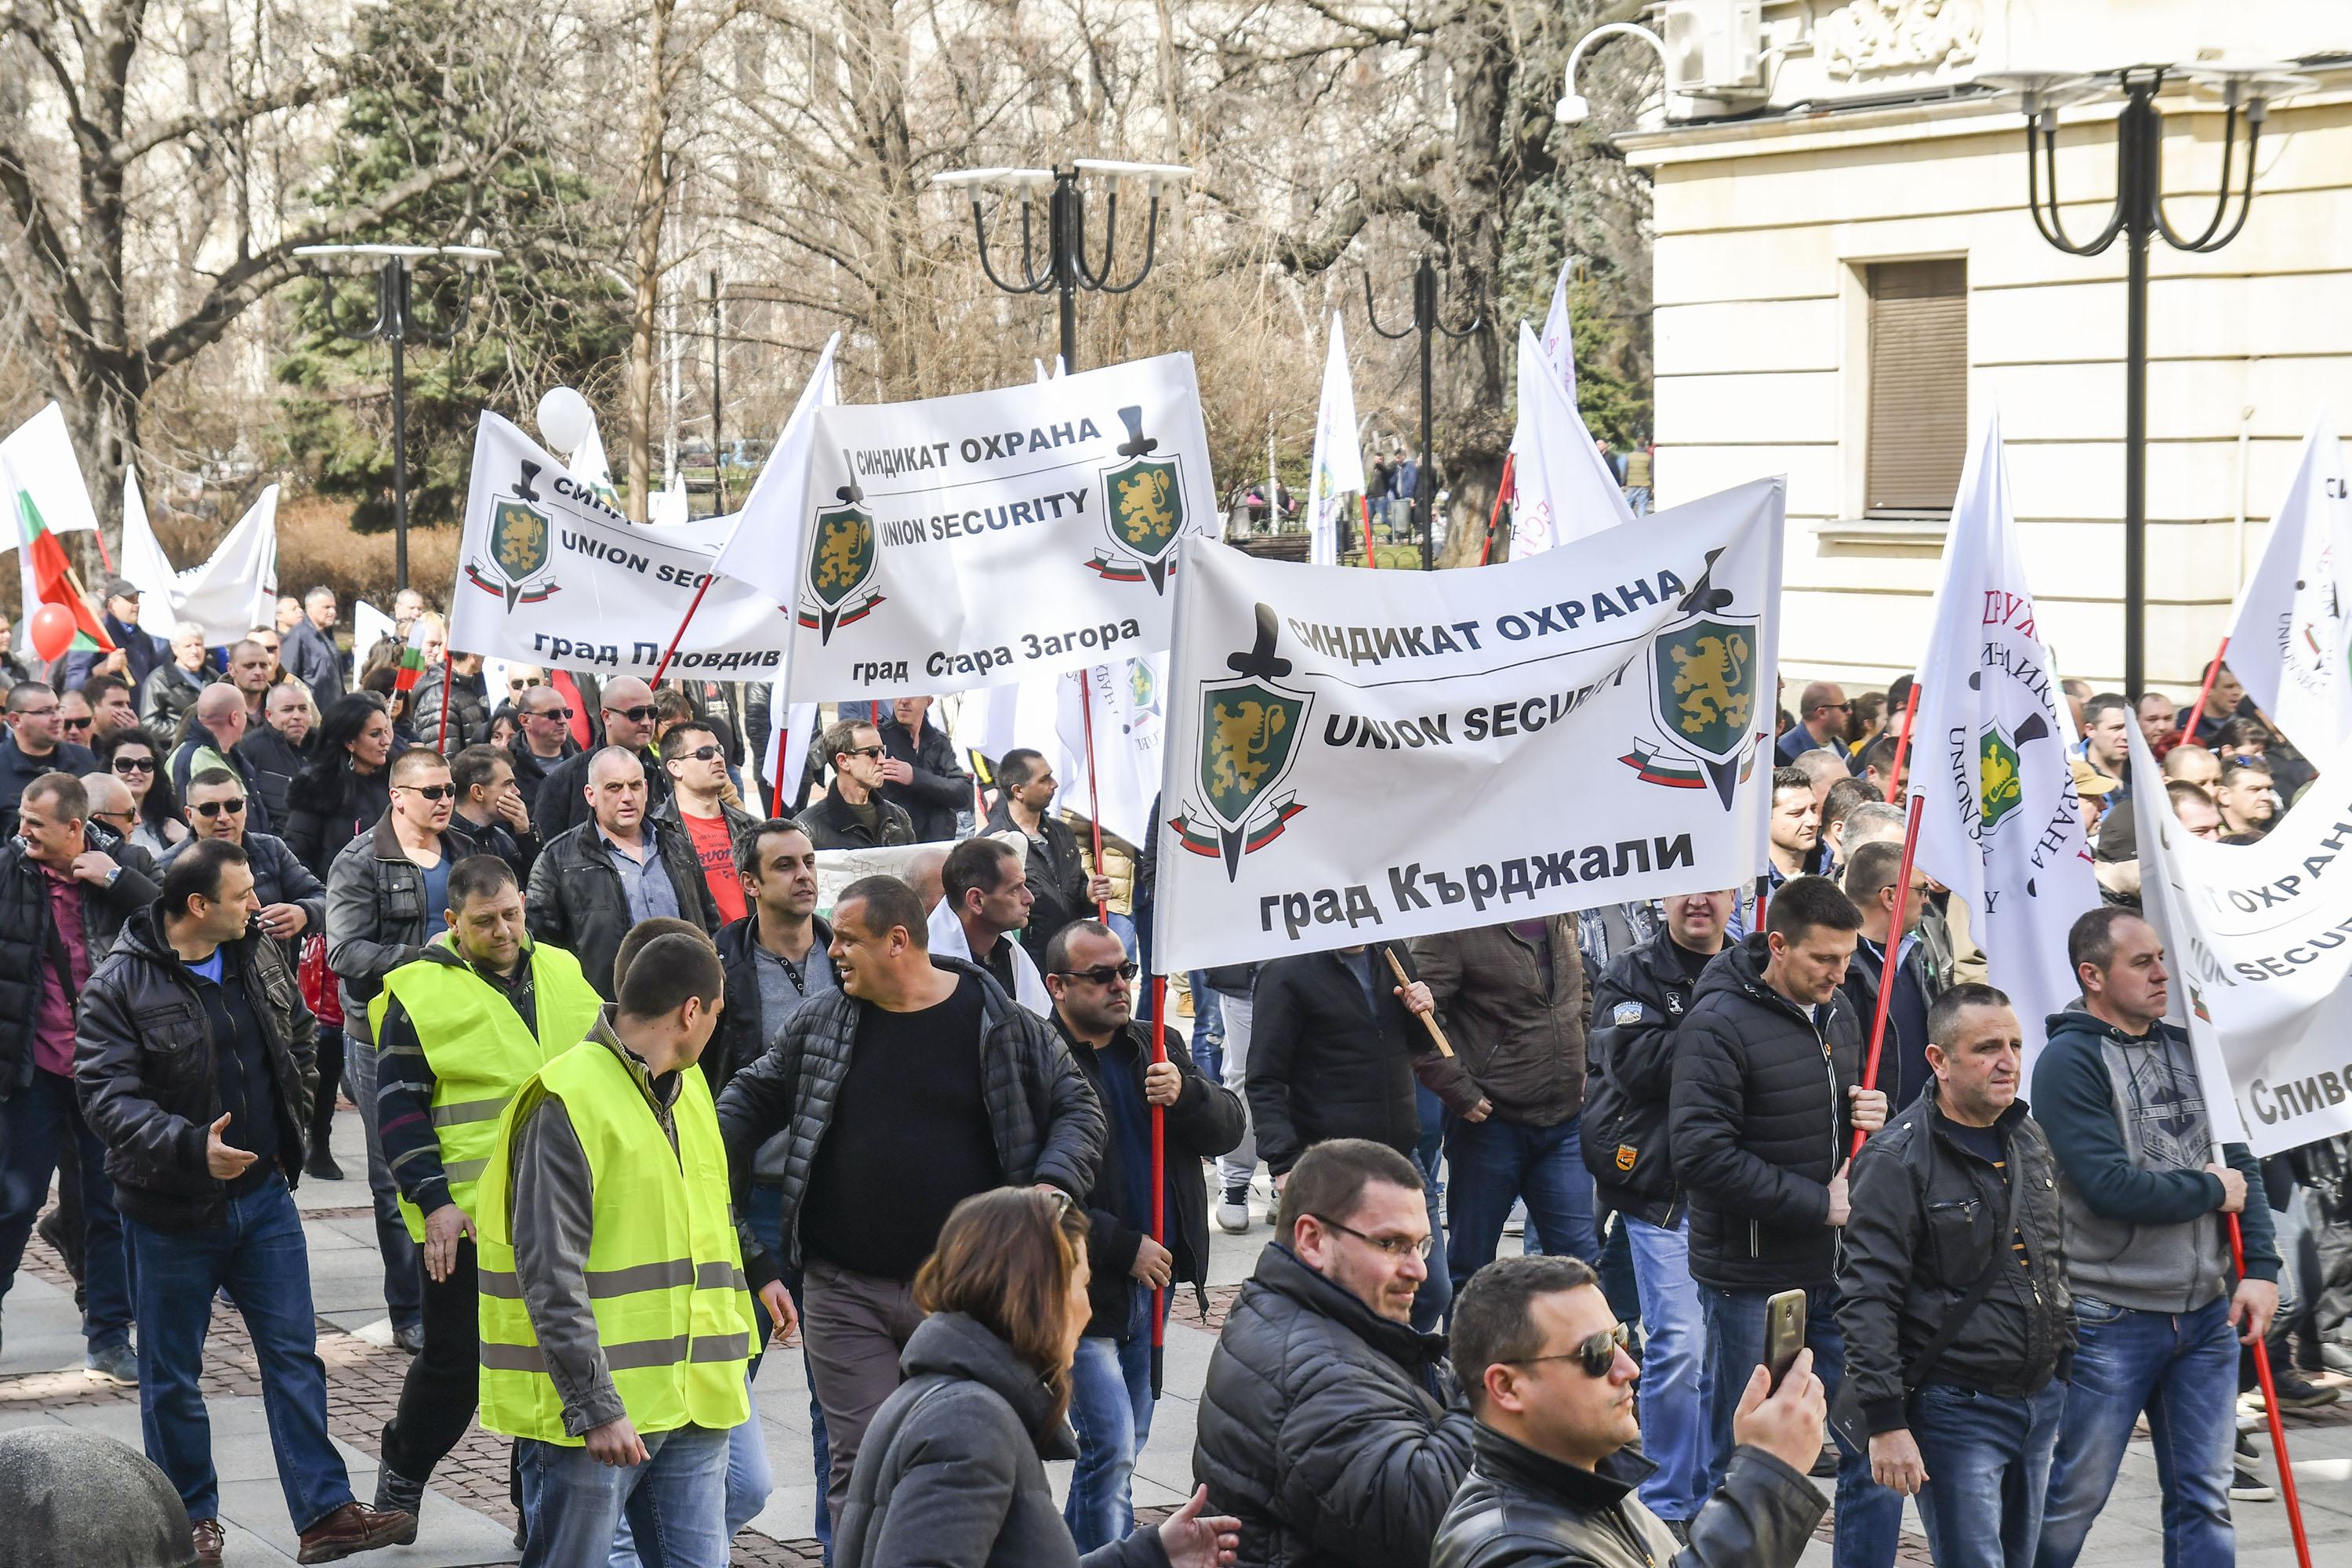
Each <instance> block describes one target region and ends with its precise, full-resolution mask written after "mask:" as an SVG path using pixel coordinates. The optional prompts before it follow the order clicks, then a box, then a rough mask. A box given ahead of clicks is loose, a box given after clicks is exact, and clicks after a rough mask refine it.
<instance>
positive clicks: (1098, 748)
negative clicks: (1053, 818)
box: [1055, 654, 1168, 846]
mask: <svg viewBox="0 0 2352 1568" xmlns="http://www.w3.org/2000/svg"><path fill="white" fill-rule="evenodd" d="M1167 681H1168V656H1167V655H1166V654H1155V655H1153V656H1152V657H1151V658H1130V659H1122V660H1121V661H1120V662H1118V664H1096V665H1089V666H1087V668H1084V669H1074V670H1071V671H1069V672H1068V673H1066V674H1065V675H1064V676H1063V677H1062V679H1061V691H1060V694H1059V695H1060V699H1061V707H1060V712H1059V715H1058V717H1057V720H1056V724H1055V728H1056V729H1057V730H1058V731H1059V733H1060V736H1061V742H1062V747H1063V750H1064V751H1065V752H1066V753H1067V754H1068V755H1070V756H1071V757H1073V758H1075V759H1076V769H1075V770H1073V771H1071V772H1066V773H1063V774H1062V775H1061V779H1062V792H1061V794H1060V795H1058V796H1057V797H1056V804H1058V805H1062V806H1064V807H1066V808H1067V809H1069V810H1072V811H1076V812H1079V813H1082V814H1083V813H1085V812H1086V811H1087V805H1088V795H1087V783H1088V781H1087V775H1086V773H1085V771H1084V770H1085V768H1086V765H1087V733H1086V731H1087V715H1086V711H1085V707H1084V704H1085V701H1086V696H1087V691H1088V690H1089V689H1091V690H1092V692H1093V694H1094V736H1095V749H1094V763H1095V777H1094V780H1093V784H1094V792H1093V793H1094V794H1095V795H1097V796H1098V797H1099V798H1100V800H1101V803H1102V816H1101V821H1102V827H1103V831H1104V832H1105V833H1112V834H1116V835H1118V837H1121V838H1124V839H1126V840H1127V841H1128V842H1129V844H1133V845H1137V846H1140V845H1141V844H1142V843H1143V837H1144V832H1145V830H1146V829H1147V828H1148V827H1150V823H1151V797H1152V796H1153V795H1158V794H1159V793H1160V735H1161V732H1162V730H1163V729H1164V726H1163V725H1162V723H1161V717H1162V715H1161V707H1162V704H1161V700H1160V693H1161V692H1162V691H1163V690H1164V689H1166V686H1167Z"/></svg>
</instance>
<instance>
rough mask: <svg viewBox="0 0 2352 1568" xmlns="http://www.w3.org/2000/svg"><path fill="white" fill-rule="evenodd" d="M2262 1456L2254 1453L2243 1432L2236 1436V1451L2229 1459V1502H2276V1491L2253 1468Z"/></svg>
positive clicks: (2252, 1446)
mask: <svg viewBox="0 0 2352 1568" xmlns="http://www.w3.org/2000/svg"><path fill="white" fill-rule="evenodd" d="M2261 1457H2262V1456H2260V1455H2259V1454H2257V1453H2256V1452H2255V1451H2254V1445H2253V1440H2252V1438H2250V1437H2248V1436H2246V1435H2245V1434H2244V1433H2243V1432H2241V1433H2239V1434H2238V1447H2237V1451H2236V1452H2235V1453H2234V1454H2232V1455H2231V1458H2230V1500H2231V1501H2232V1502H2276V1501H2277V1500H2278V1491H2277V1489H2275V1488H2273V1486H2272V1485H2271V1484H2270V1482H2268V1481H2266V1480H2264V1479H2263V1473H2262V1471H2260V1470H2259V1469H2256V1468H2254V1466H2255V1461H2256V1460H2257V1459H2259V1458H2261Z"/></svg>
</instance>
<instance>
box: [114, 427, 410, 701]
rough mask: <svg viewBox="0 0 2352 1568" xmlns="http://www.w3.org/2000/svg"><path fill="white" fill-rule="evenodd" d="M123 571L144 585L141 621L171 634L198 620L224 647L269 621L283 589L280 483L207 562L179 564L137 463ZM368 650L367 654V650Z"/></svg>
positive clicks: (126, 479)
mask: <svg viewBox="0 0 2352 1568" xmlns="http://www.w3.org/2000/svg"><path fill="white" fill-rule="evenodd" d="M121 571H122V576H123V577H124V579H125V580H127V581H128V582H129V583H130V584H131V586H132V587H134V588H136V589H138V590H139V629H140V630H141V631H143V632H146V633H147V634H149V635H150V636H152V637H166V638H168V637H171V636H173V634H174V633H175V632H177V631H178V630H179V628H180V627H181V626H194V627H196V628H197V629H198V630H199V631H201V632H203V633H204V635H205V642H206V643H208V644H210V645H212V646H214V647H223V646H226V645H227V644H231V643H235V642H236V641H238V640H239V639H241V638H242V637H244V636H245V634H246V633H247V632H249V631H251V630H253V628H254V627H256V626H268V625H270V624H272V623H271V615H272V612H273V611H274V610H275V608H276V598H277V593H278V487H277V486H276V485H271V486H269V487H268V489H264V490H263V491H262V492H261V495H260V498H259V499H258V500H256V501H255V502H254V503H253V505H252V506H251V507H250V508H248V509H247V511H246V514H245V516H244V517H242V518H241V519H239V520H238V521H237V525H236V527H235V528H232V529H230V530H229V531H228V533H227V534H226V536H225V537H224V538H223V539H222V540H221V542H220V543H219V544H217V545H215V547H214V549H213V552H212V554H211V555H209V556H207V557H206V558H205V562H204V563H203V564H202V565H199V566H191V567H190V568H188V569H187V570H186V571H184V572H178V571H174V570H173V567H172V561H171V557H169V556H168V555H166V554H164V553H163V542H162V541H161V540H159V539H157V538H156V537H155V530H154V528H153V526H152V524H151V523H150V522H149V521H148V518H147V502H146V498H145V497H144V496H142V494H141V493H140V489H139V475H138V472H137V470H135V469H131V468H125V469H124V470H123V475H122V568H121ZM362 657H364V655H362Z"/></svg>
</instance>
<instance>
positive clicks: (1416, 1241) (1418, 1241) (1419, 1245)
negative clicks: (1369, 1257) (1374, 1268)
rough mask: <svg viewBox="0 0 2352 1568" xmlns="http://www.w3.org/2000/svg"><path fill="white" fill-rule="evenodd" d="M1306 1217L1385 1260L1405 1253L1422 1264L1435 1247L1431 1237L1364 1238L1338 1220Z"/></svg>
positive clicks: (1358, 1231) (1356, 1230) (1326, 1217)
mask: <svg viewBox="0 0 2352 1568" xmlns="http://www.w3.org/2000/svg"><path fill="white" fill-rule="evenodd" d="M1307 1218H1309V1219H1312V1220H1315V1221H1317V1222H1318V1224H1322V1225H1328V1226H1330V1227H1331V1228H1332V1229H1333V1230H1336V1231H1340V1232H1343V1233H1345V1234H1347V1235H1349V1236H1352V1237H1355V1238H1356V1239H1357V1240H1358V1241H1360V1242H1362V1243H1363V1244H1364V1245H1365V1246H1367V1247H1370V1248H1372V1249H1373V1250H1374V1251H1376V1252H1378V1253H1380V1254H1381V1255H1382V1256H1383V1257H1387V1258H1400V1259H1401V1258H1403V1257H1404V1255H1405V1254H1406V1253H1408V1252H1410V1253H1412V1255H1413V1256H1414V1257H1415V1258H1420V1259H1422V1260H1423V1262H1427V1261H1428V1259H1429V1255H1430V1253H1431V1252H1432V1251H1433V1249H1434V1248H1435V1247H1436V1246H1437V1238H1436V1237H1433V1236H1366V1235H1365V1234H1364V1233H1363V1232H1362V1231H1360V1230H1358V1229H1357V1228H1356V1227H1355V1226H1352V1225H1341V1224H1340V1223H1339V1221H1338V1220H1336V1219H1332V1218H1330V1217H1328V1215H1319V1214H1318V1215H1307Z"/></svg>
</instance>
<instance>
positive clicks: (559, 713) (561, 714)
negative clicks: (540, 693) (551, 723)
mask: <svg viewBox="0 0 2352 1568" xmlns="http://www.w3.org/2000/svg"><path fill="white" fill-rule="evenodd" d="M523 717H524V718H526V719H569V718H571V717H572V710H571V709H569V708H542V709H541V710H539V711H538V712H536V713H526V714H524V715H523Z"/></svg>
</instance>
